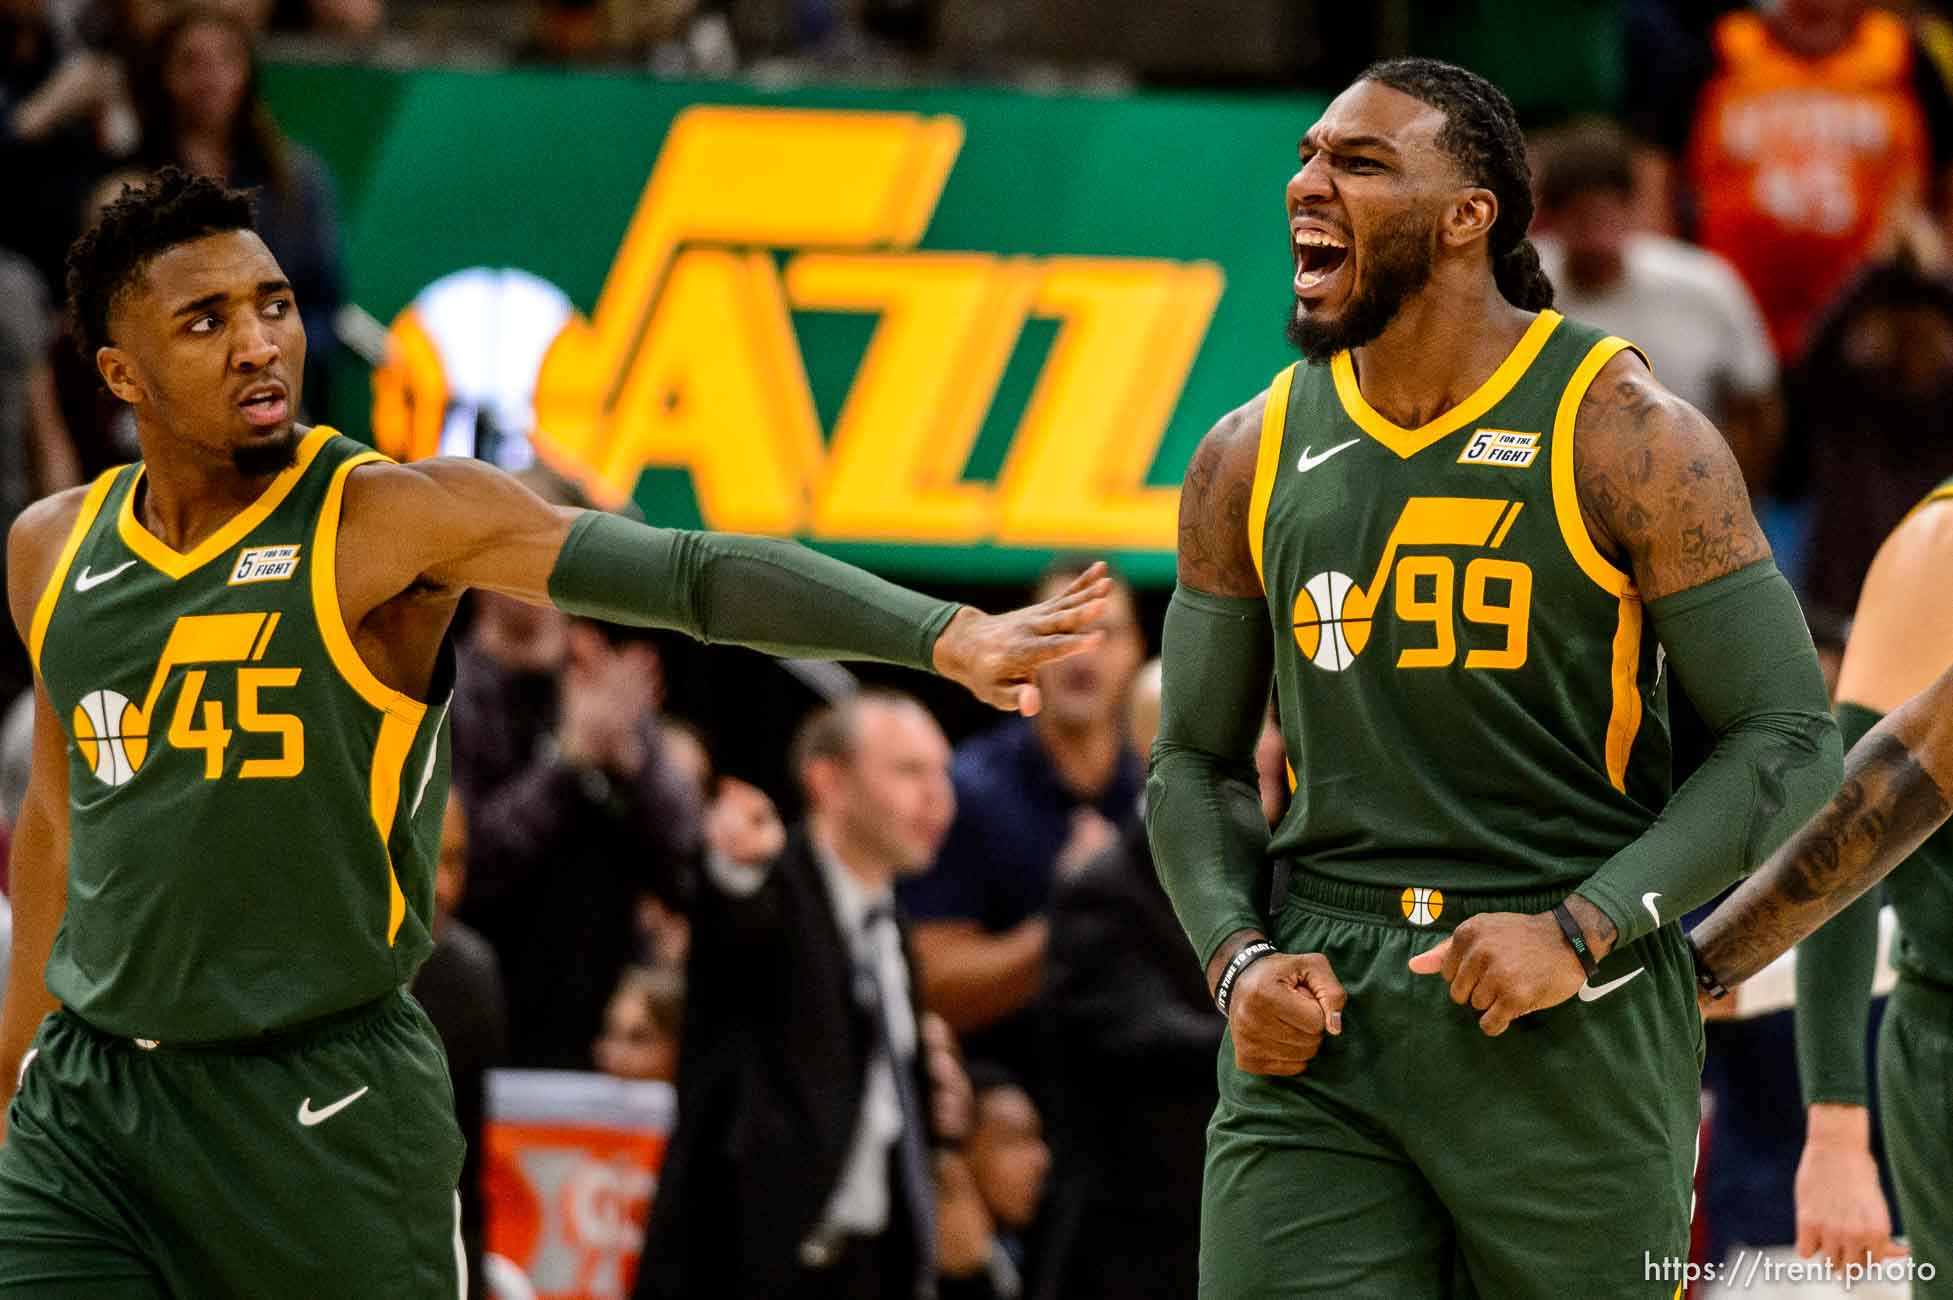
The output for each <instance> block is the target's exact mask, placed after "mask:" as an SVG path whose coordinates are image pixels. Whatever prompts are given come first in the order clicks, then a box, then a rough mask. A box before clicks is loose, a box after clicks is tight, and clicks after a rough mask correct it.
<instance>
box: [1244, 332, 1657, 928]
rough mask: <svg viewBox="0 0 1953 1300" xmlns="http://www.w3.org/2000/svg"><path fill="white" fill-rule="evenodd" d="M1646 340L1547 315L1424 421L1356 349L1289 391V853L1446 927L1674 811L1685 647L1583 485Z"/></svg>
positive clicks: (1267, 447)
mask: <svg viewBox="0 0 1953 1300" xmlns="http://www.w3.org/2000/svg"><path fill="white" fill-rule="evenodd" d="M1628 346H1629V345H1628V344H1627V343H1625V342H1623V341H1622V340H1620V339H1616V338H1608V337H1605V336H1603V335H1602V334H1601V333H1599V332H1598V331H1595V330H1592V329H1588V328H1584V327H1582V326H1579V325H1575V324H1574V323H1572V322H1570V321H1567V320H1565V319H1563V318H1562V317H1561V316H1559V315H1558V314H1557V313H1555V312H1551V311H1547V312H1542V313H1540V315H1539V316H1538V317H1537V318H1536V319H1535V320H1534V321H1533V323H1532V325H1531V326H1530V327H1529V328H1528V329H1527V331H1526V333H1525V335H1524V337H1523V338H1521V339H1520V341H1519V343H1518V345H1517V346H1516V347H1514V349H1513V350H1512V353H1511V354H1510V355H1509V356H1508V357H1507V358H1506V359H1505V361H1504V362H1503V363H1502V364H1501V365H1500V366H1499V368H1498V370H1497V371H1496V372H1495V373H1494V374H1493V375H1492V376H1491V378H1489V379H1487V380H1486V381H1485V383H1484V385H1483V386H1482V387H1480V388H1479V389H1478V391H1477V392H1475V393H1473V394H1472V395H1471V397H1469V398H1468V399H1466V400H1465V401H1464V402H1463V403H1461V404H1460V405H1458V406H1457V407H1455V408H1453V409H1452V410H1450V411H1448V412H1446V413H1445V414H1443V415H1441V416H1440V417H1438V418H1437V419H1436V420H1434V421H1432V422H1431V423H1429V424H1426V425H1423V426H1422V427H1420V428H1416V429H1404V428H1400V427H1398V426H1397V425H1395V424H1393V423H1391V422H1390V421H1389V420H1386V419H1385V418H1384V417H1383V416H1381V415H1380V414H1378V413H1377V412H1376V411H1375V410H1373V409H1371V407H1370V406H1369V404H1368V403H1366V402H1365V401H1364V399H1363V395H1362V393H1361V391H1360V390H1359V389H1358V386H1357V382H1356V374H1355V370H1354V366H1353V364H1352V361H1351V358H1350V356H1349V354H1348V353H1343V354H1340V355H1338V356H1336V357H1335V358H1334V359H1332V360H1331V361H1330V362H1329V363H1328V364H1326V365H1321V364H1305V363H1298V364H1296V365H1295V366H1292V367H1290V368H1289V369H1288V370H1287V371H1285V372H1283V373H1282V374H1281V375H1279V376H1277V377H1276V380H1275V382H1274V384H1273V385H1272V386H1271V387H1270V389H1269V395H1268V405H1267V413H1266V415H1265V417H1264V420H1263V424H1262V435H1261V444H1260V452H1259V459H1258V461H1257V467H1256V473H1255V480H1254V492H1253V497H1252V499H1251V504H1250V508H1249V519H1248V531H1249V543H1250V549H1251V551H1252V553H1253V555H1254V559H1255V564H1256V567H1257V568H1258V570H1259V571H1260V574H1261V578H1262V585H1263V589H1264V590H1265V591H1266V593H1267V599H1268V604H1269V609H1270V612H1271V614H1272V615H1273V619H1274V623H1275V629H1276V632H1275V682H1276V694H1277V698H1278V700H1279V704H1280V711H1281V725H1282V733H1283V737H1284V739H1285V741H1286V744H1287V749H1288V761H1289V765H1290V769H1291V777H1292V779H1293V780H1294V781H1295V782H1296V798H1295V800H1294V802H1293V804H1292V805H1291V807H1290V809H1289V812H1288V816H1287V818H1286V819H1285V820H1284V821H1283V822H1282V824H1281V826H1280V827H1279V828H1278V829H1277V831H1276V833H1275V836H1274V841H1273V844H1272V846H1271V852H1273V853H1274V854H1275V855H1277V856H1281V857H1287V858H1290V859H1293V860H1294V861H1296V862H1297V863H1298V864H1300V865H1301V866H1302V867H1303V868H1305V869H1307V870H1310V871H1313V872H1315V873H1318V874H1319V875H1322V876H1326V877H1329V878H1331V879H1338V880H1345V881H1349V882H1353V883H1358V884H1365V885H1387V886H1392V887H1395V886H1402V887H1403V889H1404V891H1405V892H1404V898H1405V899H1406V900H1407V901H1406V904H1405V907H1406V915H1412V913H1413V911H1414V910H1415V912H1416V915H1417V916H1418V917H1419V918H1423V917H1426V916H1434V915H1435V914H1436V912H1437V911H1438V910H1439V909H1440V908H1441V907H1442V891H1443V890H1446V889H1456V890H1470V891H1480V892H1494V893H1512V892H1530V891H1537V890H1550V889H1555V888H1558V887H1561V886H1572V885H1573V884H1575V883H1577V882H1579V881H1580V880H1582V879H1584V878H1585V877H1586V876H1587V875H1589V874H1590V873H1591V872H1592V871H1593V870H1594V869H1595V868H1596V867H1597V866H1598V865H1599V864H1600V863H1601V862H1603V861H1605V860H1606V859H1607V858H1608V857H1610V856H1611V855H1612V854H1613V853H1615V852H1616V851H1618V850H1619V849H1620V848H1622V847H1623V846H1624V845H1626V844H1627V843H1628V842H1629V841H1631V840H1633V839H1635V838H1636V837H1637V836H1639V835H1640V834H1641V833H1642V832H1643V831H1644V830H1645V829H1646V828H1647V826H1648V825H1649V823H1650V822H1651V821H1652V820H1653V819H1654V817H1655V815H1656V813H1657V812H1659V811H1660V809H1661V807H1662V804H1663V803H1664V802H1665V801H1666V800H1667V798H1668V794H1669V788H1670V775H1669V747H1668V719H1667V703H1666V696H1665V694H1664V693H1663V691H1662V689H1661V669H1662V657H1661V653H1660V650H1659V648H1658V646H1657V644H1656V642H1655V639H1654V636H1653V634H1652V632H1651V631H1650V629H1649V627H1648V625H1647V621H1646V619H1645V618H1644V617H1643V611H1642V605H1641V601H1640V599H1639V597H1638V595H1637V594H1636V591H1635V588H1634V584H1633V581H1632V579H1631V578H1630V577H1629V576H1628V575H1627V574H1626V573H1624V572H1622V571H1621V570H1620V569H1619V568H1617V567H1616V566H1615V565H1614V564H1612V563H1610V562H1609V561H1608V560H1607V559H1606V558H1605V557H1604V556H1602V555H1601V554H1600V552H1599V551H1598V550H1597V549H1596V548H1595V546H1594V544H1593V541H1592V540H1591V538H1590V537H1589V535H1588V532H1587V528H1586V525H1585V523H1584V522H1583V521H1582V519H1581V515H1580V507H1579V502H1578V501H1577V499H1576V496H1575V489H1574V474H1573V454H1574V453H1573V437H1574V417H1575V413H1576V412H1577V411H1578V409H1579V406H1580V401H1581V398H1582V396H1583V395H1584V394H1585V392H1586V390H1587V387H1588V385H1589V384H1591V383H1592V382H1593V378H1594V376H1595V375H1596V374H1597V373H1598V372H1599V370H1600V368H1601V367H1602V366H1603V365H1605V364H1606V362H1607V361H1608V360H1609V359H1610V358H1612V357H1613V356H1614V355H1615V354H1616V353H1618V352H1619V351H1621V350H1622V349H1623V348H1626V347H1628ZM1413 900H1414V901H1413Z"/></svg>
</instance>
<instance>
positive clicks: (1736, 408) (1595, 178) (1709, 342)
mask: <svg viewBox="0 0 1953 1300" xmlns="http://www.w3.org/2000/svg"><path fill="white" fill-rule="evenodd" d="M1537 150H1538V154H1539V166H1538V168H1537V175H1538V176H1539V189H1540V195H1539V218H1540V227H1541V238H1540V239H1539V240H1538V241H1537V243H1538V246H1539V254H1540V263H1541V265H1542V266H1544V267H1545V270H1546V274H1547V276H1548V278H1550V279H1551V280H1552V281H1553V289H1554V303H1553V305H1554V307H1555V308H1557V309H1558V310H1559V311H1561V312H1563V313H1564V314H1566V315H1567V316H1570V317H1572V318H1574V319H1575V320H1578V321H1581V322H1583V323H1585V324H1588V325H1598V326H1600V327H1601V328H1602V329H1605V330H1608V331H1609V332H1611V333H1614V334H1618V335H1620V336H1621V337H1622V338H1625V339H1627V340H1628V341H1629V342H1631V343H1634V344H1636V345H1638V346H1639V347H1640V348H1641V349H1642V350H1643V351H1645V352H1646V353H1647V354H1648V360H1649V361H1650V362H1652V363H1653V365H1654V369H1655V373H1656V374H1658V375H1660V376H1661V379H1662V382H1663V383H1664V384H1666V385H1667V386H1668V388H1669V390H1670V391H1672V392H1674V393H1675V394H1677V395H1678V396H1680V397H1681V398H1683V399H1684V400H1685V401H1687V402H1688V403H1690V404H1691V405H1693V406H1694V407H1696V408H1697V409H1698V410H1700V411H1701V412H1702V413H1703V414H1704V415H1706V416H1708V417H1709V419H1710V420H1712V421H1713V422H1714V423H1715V425H1716V427H1717V428H1719V429H1721V430H1722V431H1723V435H1724V436H1725V437H1727V438H1728V439H1729V444H1730V446H1731V448H1732V449H1734V451H1735V453H1736V459H1737V463H1738V464H1740V465H1741V466H1742V469H1743V477H1744V479H1745V481H1747V482H1748V483H1749V486H1750V492H1751V494H1752V495H1758V494H1760V493H1761V492H1762V490H1763V489H1764V488H1765V487H1766V486H1767V485H1768V483H1769V478H1770V474H1771V471H1772V468H1773V466H1774V464H1775V460H1776V455H1777V448H1778V444H1779V440H1780V438H1781V430H1782V407H1781V403H1780V401H1779V398H1778V388H1777V362H1776V354H1775V353H1774V352H1773V351H1772V349H1771V346H1770V335H1769V331H1768V330H1767V329H1766V328H1765V326H1764V323H1763V316H1762V313H1761V312H1759V311H1758V310H1757V306H1756V301H1755V299H1753V298H1752V297H1751V296H1750V292H1749V290H1748V289H1747V288H1746V287H1744V284H1743V281H1742V278H1741V277H1740V276H1739V275H1738V274H1737V273H1736V270H1735V268H1734V267H1732V266H1730V265H1729V263H1727V262H1725V261H1724V260H1723V259H1722V258H1720V257H1718V256H1716V255H1715V254H1714V253H1711V252H1709V251H1707V250H1706V249H1702V248H1697V247H1695V246H1693V245H1690V244H1685V243H1682V242H1680V241H1679V240H1674V239H1669V238H1666V237H1664V236H1661V235H1655V234H1649V233H1647V232H1645V231H1639V230H1636V229H1635V228H1634V216H1635V210H1634V154H1633V148H1632V146H1631V145H1630V143H1629V141H1628V138H1627V137H1626V136H1625V135H1624V134H1622V133H1621V132H1620V131H1619V130H1618V129H1617V128H1615V127H1614V126H1613V125H1612V124H1610V123H1606V122H1585V123H1580V124H1577V125H1575V126H1572V127H1568V128H1566V129H1564V130H1561V131H1558V132H1554V133H1551V134H1548V135H1546V136H1543V137H1541V138H1540V139H1539V140H1538V141H1537Z"/></svg>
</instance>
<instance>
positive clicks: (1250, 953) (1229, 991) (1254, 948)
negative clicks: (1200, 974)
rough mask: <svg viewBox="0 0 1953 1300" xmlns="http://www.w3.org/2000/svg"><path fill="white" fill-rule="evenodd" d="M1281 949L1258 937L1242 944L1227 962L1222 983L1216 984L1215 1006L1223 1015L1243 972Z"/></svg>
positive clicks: (1222, 974) (1222, 973)
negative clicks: (1235, 983)
mask: <svg viewBox="0 0 1953 1300" xmlns="http://www.w3.org/2000/svg"><path fill="white" fill-rule="evenodd" d="M1280 951H1281V949H1279V948H1277V947H1276V946H1275V945H1274V944H1272V943H1270V942H1268V940H1266V939H1256V940H1255V941H1254V942H1253V943H1247V944H1243V945H1241V951H1239V952H1237V953H1235V954H1234V957H1233V960H1231V961H1229V962H1228V964H1227V969H1226V970H1224V971H1222V972H1221V979H1220V983H1218V984H1216V985H1215V986H1214V1006H1215V1007H1216V1008H1217V1009H1218V1010H1219V1011H1220V1013H1221V1014H1222V1015H1223V1016H1225V1015H1226V1014H1227V1004H1228V999H1229V998H1230V997H1231V996H1232V995H1233V993H1234V982H1235V981H1236V980H1238V979H1240V978H1241V972H1242V971H1244V970H1246V969H1248V967H1250V966H1252V965H1254V964H1255V963H1256V962H1258V961H1260V960H1261V959H1262V958H1263V957H1266V956H1268V955H1269V954H1270V953H1275V952H1280Z"/></svg>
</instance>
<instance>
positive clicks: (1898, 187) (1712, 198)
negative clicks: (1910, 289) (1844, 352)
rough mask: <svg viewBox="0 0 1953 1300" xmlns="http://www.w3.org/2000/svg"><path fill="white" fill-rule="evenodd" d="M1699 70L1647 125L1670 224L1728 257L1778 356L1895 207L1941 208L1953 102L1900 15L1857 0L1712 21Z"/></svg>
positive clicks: (1799, 340)
mask: <svg viewBox="0 0 1953 1300" xmlns="http://www.w3.org/2000/svg"><path fill="white" fill-rule="evenodd" d="M1699 73H1700V80H1699V82H1697V83H1696V84H1695V86H1694V87H1693V88H1691V87H1690V86H1688V85H1686V84H1685V85H1684V86H1683V87H1682V89H1681V93H1680V94H1675V93H1673V87H1672V86H1671V87H1670V88H1669V93H1668V94H1667V95H1666V96H1665V97H1664V98H1665V100H1666V103H1667V104H1668V105H1670V106H1671V110H1670V111H1668V112H1666V113H1661V114H1657V115H1656V118H1657V120H1655V121H1654V122H1652V123H1648V124H1647V125H1648V126H1650V127H1651V128H1652V130H1653V132H1654V134H1655V136H1656V141H1655V142H1656V143H1657V144H1659V145H1660V146H1661V148H1662V149H1663V150H1664V151H1665V152H1666V153H1667V155H1668V162H1669V168H1668V174H1671V175H1673V176H1675V178H1676V179H1678V180H1680V181H1681V182H1682V185H1683V193H1682V195H1681V197H1682V199H1683V202H1684V205H1685V207H1686V208H1687V209H1688V210H1689V212H1688V215H1691V216H1692V218H1693V220H1692V223H1689V222H1685V223H1684V225H1685V227H1686V226H1688V225H1690V224H1692V226H1693V230H1694V234H1695V236H1696V238H1697V239H1698V240H1699V241H1700V242H1701V243H1702V244H1703V245H1705V246H1706V247H1708V248H1709V249H1711V250H1712V251H1714V252H1717V253H1720V254H1722V255H1723V256H1724V257H1726V258H1728V259H1729V260H1730V261H1731V262H1733V263H1735V264H1736V267H1737V269H1738V270H1739V271H1741V272H1742V274H1743V278H1744V279H1745V280H1746V281H1747V282H1748V284H1749V286H1750V289H1751V291H1752V292H1753V293H1755V295H1756V298H1757V303H1758V305H1759V306H1760V307H1761V308H1762V309H1763V315H1764V319H1765V321H1766V322H1767V323H1768V325H1769V327H1770V334H1771V338H1772V340H1773V341H1774V342H1775V344H1776V348H1777V352H1778V355H1779V356H1780V357H1781V358H1783V359H1784V360H1786V361H1789V360H1793V359H1795V358H1796V356H1797V355H1798V354H1799V353H1800V352H1801V351H1802V349H1803V346H1804V344H1805V341H1806V336H1807V333H1808V330H1809V327H1810V324H1811V321H1812V318H1813V317H1814V316H1815V315H1816V314H1817V312H1818V311H1819V309H1821V308H1822V307H1823V306H1824V304H1825V303H1827V302H1828V301H1829V300H1830V299H1831V298H1832V296H1833V295H1834V294H1835V293H1836V292H1837V290H1838V287H1839V286H1840V285H1841V284H1843V282H1844V281H1845V279H1846V278H1847V277H1849V276H1850V274H1851V273H1852V272H1853V271H1854V270H1856V269H1857V268H1858V267H1859V266H1861V265H1862V264H1863V263H1864V262H1865V261H1866V260H1867V259H1869V258H1870V257H1871V256H1872V255H1873V254H1874V253H1876V252H1877V251H1879V250H1880V249H1881V248H1882V247H1884V246H1885V244H1886V243H1887V241H1888V240H1889V239H1890V237H1891V236H1892V235H1893V234H1894V233H1895V232H1896V230H1897V229H1898V227H1899V225H1900V224H1901V223H1902V222H1903V221H1904V220H1905V219H1906V218H1907V217H1908V215H1909V214H1912V213H1915V212H1917V211H1919V210H1920V209H1921V208H1929V209H1932V210H1934V211H1940V210H1943V209H1944V207H1945V202H1944V200H1945V197H1946V195H1947V193H1948V188H1947V184H1946V178H1947V175H1948V164H1949V163H1953V98H1950V97H1949V95H1948V92H1947V88H1946V85H1945V83H1944V81H1943V80H1942V79H1941V77H1940V74H1939V71H1938V69H1937V66H1936V65H1935V63H1934V62H1933V61H1932V60H1931V59H1930V58H1928V57H1927V56H1926V54H1925V53H1924V52H1923V50H1922V49H1921V47H1920V45H1919V43H1918V41H1917V40H1916V39H1915V38H1914V37H1913V35H1912V34H1911V32H1910V31H1909V30H1908V28H1907V27H1906V24H1905V22H1904V21H1903V20H1902V19H1900V18H1899V17H1897V16H1896V15H1894V14H1891V13H1887V12H1885V11H1884V10H1882V9H1877V8H1874V7H1872V6H1871V5H1870V4H1869V3H1868V2H1867V0H1780V3H1777V4H1774V5H1771V6H1769V7H1767V8H1766V7H1759V8H1758V9H1757V10H1756V11H1755V12H1749V11H1739V12H1736V13H1732V14H1729V15H1726V16H1725V17H1723V18H1722V19H1721V20H1720V21H1719V22H1717V23H1716V24H1715V26H1714V27H1713V28H1712V29H1711V32H1710V51H1709V57H1708V58H1707V60H1706V61H1705V63H1704V65H1703V66H1702V67H1701V68H1700V69H1699ZM1688 80H1691V79H1688V78H1685V81H1688Z"/></svg>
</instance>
